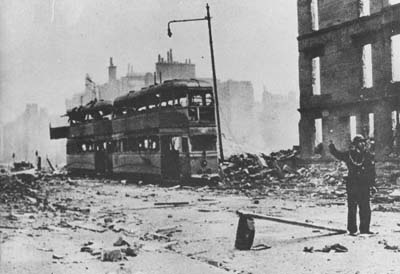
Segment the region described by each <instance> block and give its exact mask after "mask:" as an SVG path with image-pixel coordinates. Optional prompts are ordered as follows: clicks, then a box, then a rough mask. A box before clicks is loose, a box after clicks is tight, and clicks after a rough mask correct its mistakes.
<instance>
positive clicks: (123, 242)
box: [113, 237, 129, 246]
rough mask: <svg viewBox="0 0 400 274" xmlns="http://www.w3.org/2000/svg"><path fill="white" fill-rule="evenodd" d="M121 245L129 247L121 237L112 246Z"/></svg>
mask: <svg viewBox="0 0 400 274" xmlns="http://www.w3.org/2000/svg"><path fill="white" fill-rule="evenodd" d="M123 245H127V246H129V243H128V242H127V241H125V240H124V239H122V237H119V238H118V240H117V241H116V242H115V243H114V244H113V246H123Z"/></svg>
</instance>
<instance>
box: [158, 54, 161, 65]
mask: <svg viewBox="0 0 400 274" xmlns="http://www.w3.org/2000/svg"><path fill="white" fill-rule="evenodd" d="M158 63H161V55H160V54H159V55H158Z"/></svg>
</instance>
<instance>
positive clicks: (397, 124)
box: [392, 110, 400, 153]
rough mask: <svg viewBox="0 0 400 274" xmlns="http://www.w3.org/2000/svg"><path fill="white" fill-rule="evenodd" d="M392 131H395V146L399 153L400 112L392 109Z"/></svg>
mask: <svg viewBox="0 0 400 274" xmlns="http://www.w3.org/2000/svg"><path fill="white" fill-rule="evenodd" d="M392 133H393V139H392V140H393V142H392V143H393V148H394V150H395V151H396V152H397V153H398V152H400V112H399V111H396V110H395V111H392Z"/></svg>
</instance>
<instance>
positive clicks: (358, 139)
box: [352, 134, 365, 144]
mask: <svg viewBox="0 0 400 274" xmlns="http://www.w3.org/2000/svg"><path fill="white" fill-rule="evenodd" d="M360 142H365V138H364V136H362V135H360V134H357V135H356V136H354V138H353V141H352V143H353V144H357V143H360Z"/></svg>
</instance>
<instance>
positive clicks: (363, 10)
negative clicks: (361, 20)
mask: <svg viewBox="0 0 400 274" xmlns="http://www.w3.org/2000/svg"><path fill="white" fill-rule="evenodd" d="M369 1H370V0H359V1H358V5H359V9H360V17H361V16H368V15H370V12H371V11H370V3H369Z"/></svg>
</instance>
